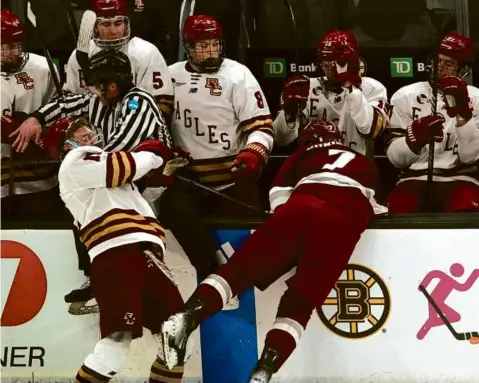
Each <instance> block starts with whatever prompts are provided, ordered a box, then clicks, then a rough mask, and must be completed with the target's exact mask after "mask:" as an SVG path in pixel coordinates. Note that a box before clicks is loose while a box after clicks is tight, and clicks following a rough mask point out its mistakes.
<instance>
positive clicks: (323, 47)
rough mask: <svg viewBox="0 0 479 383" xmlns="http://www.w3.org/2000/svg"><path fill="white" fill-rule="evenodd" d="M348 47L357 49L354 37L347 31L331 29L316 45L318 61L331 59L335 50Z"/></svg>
mask: <svg viewBox="0 0 479 383" xmlns="http://www.w3.org/2000/svg"><path fill="white" fill-rule="evenodd" d="M344 47H348V48H350V49H352V50H354V51H356V52H358V51H359V48H358V42H357V40H356V37H354V35H353V34H352V33H351V32H349V31H339V30H336V31H332V32H329V33H327V34H326V35H324V36H323V38H322V39H321V41H320V42H319V43H318V45H317V47H316V52H317V55H318V58H319V60H320V61H331V60H333V58H334V57H335V50H337V49H342V48H344Z"/></svg>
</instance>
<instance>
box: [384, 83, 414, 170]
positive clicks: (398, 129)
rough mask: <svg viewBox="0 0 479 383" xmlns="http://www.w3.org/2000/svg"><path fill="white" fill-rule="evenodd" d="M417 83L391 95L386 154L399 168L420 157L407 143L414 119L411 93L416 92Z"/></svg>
mask: <svg viewBox="0 0 479 383" xmlns="http://www.w3.org/2000/svg"><path fill="white" fill-rule="evenodd" d="M414 85H415V84H412V85H408V86H406V87H403V88H401V89H399V90H398V91H397V92H396V93H394V94H393V96H392V97H391V107H392V115H391V121H390V123H389V126H388V129H387V131H386V137H387V151H386V154H387V156H388V158H389V160H390V161H391V163H392V164H393V165H394V166H395V167H397V168H399V169H402V168H406V167H408V166H410V165H411V163H413V162H414V161H416V160H417V159H418V158H419V155H417V154H416V153H414V152H413V151H412V150H411V149H409V146H408V145H407V144H406V129H407V127H408V126H409V125H411V124H412V123H413V121H414V116H413V108H412V105H411V104H412V103H411V101H410V99H409V98H410V97H409V95H411V94H413V93H415V92H414V91H413V90H414V89H413V87H414Z"/></svg>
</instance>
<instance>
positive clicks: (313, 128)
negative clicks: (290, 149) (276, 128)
mask: <svg viewBox="0 0 479 383" xmlns="http://www.w3.org/2000/svg"><path fill="white" fill-rule="evenodd" d="M342 143H343V139H342V137H341V132H340V131H339V128H338V127H337V126H336V124H335V123H333V122H331V121H326V120H313V121H311V122H310V123H309V124H308V125H306V126H305V128H304V129H303V130H302V131H301V132H300V133H299V139H298V144H299V147H303V146H307V145H314V144H319V145H324V144H330V145H332V144H338V145H341V144H342Z"/></svg>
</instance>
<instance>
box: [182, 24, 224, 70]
mask: <svg viewBox="0 0 479 383" xmlns="http://www.w3.org/2000/svg"><path fill="white" fill-rule="evenodd" d="M183 45H184V47H185V52H186V56H187V58H188V61H189V62H190V64H192V65H193V66H195V67H196V68H198V69H199V70H200V71H201V72H206V73H212V72H216V71H217V70H218V69H219V67H220V66H221V64H222V62H223V59H224V49H223V48H224V41H223V27H222V26H221V24H220V23H219V22H218V20H216V19H215V18H214V17H213V16H210V15H195V16H189V17H188V18H187V19H186V21H185V25H184V26H183Z"/></svg>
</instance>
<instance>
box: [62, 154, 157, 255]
mask: <svg viewBox="0 0 479 383" xmlns="http://www.w3.org/2000/svg"><path fill="white" fill-rule="evenodd" d="M162 164H163V160H162V159H161V157H159V156H156V155H155V154H153V153H150V152H138V153H131V152H105V151H103V150H102V149H100V148H98V147H94V146H81V147H79V148H76V149H74V150H72V151H70V152H69V153H68V154H67V155H66V156H65V158H64V160H63V162H62V164H61V166H60V172H59V174H58V180H59V182H60V196H61V198H62V200H63V201H64V202H65V205H66V207H67V208H68V210H69V211H70V212H71V214H72V215H73V218H74V223H75V225H76V226H77V227H78V229H79V231H80V233H79V234H80V239H81V241H82V242H83V244H84V245H85V246H86V248H87V250H88V253H89V254H90V258H91V259H93V258H95V257H96V256H97V255H98V254H101V253H102V252H104V251H105V250H107V249H111V248H114V247H118V246H122V245H126V244H129V243H137V242H152V243H156V244H158V245H160V246H161V247H162V249H163V251H165V244H164V241H165V233H164V230H163V228H162V227H161V226H160V223H159V222H158V221H157V219H156V218H155V214H154V213H153V210H152V209H151V207H150V206H149V205H148V202H146V201H145V200H144V199H143V197H142V196H141V194H140V192H139V191H138V188H137V187H136V186H135V185H134V184H133V181H136V180H138V179H140V178H141V177H143V176H144V175H145V174H146V173H148V172H149V171H150V170H152V169H156V168H159V167H160V166H162Z"/></svg>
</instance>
